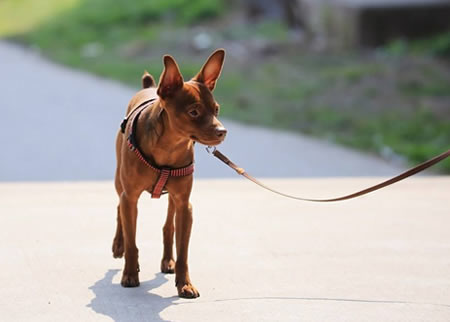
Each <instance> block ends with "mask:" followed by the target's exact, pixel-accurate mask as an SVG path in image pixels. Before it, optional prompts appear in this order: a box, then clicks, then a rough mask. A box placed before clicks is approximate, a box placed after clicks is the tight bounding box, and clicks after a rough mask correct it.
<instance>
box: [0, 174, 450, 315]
mask: <svg viewBox="0 0 450 322" xmlns="http://www.w3.org/2000/svg"><path fill="white" fill-rule="evenodd" d="M267 180H269V181H271V183H272V184H274V185H275V186H279V187H283V188H284V189H285V190H288V191H291V192H293V193H299V194H300V193H302V194H304V195H307V196H313V197H321V196H330V195H334V194H335V192H336V191H342V192H350V191H353V190H354V189H357V188H361V187H364V186H366V185H368V184H371V183H374V182H376V181H377V180H379V178H376V179H375V178H373V179H362V178H353V179H317V178H316V179H304V180H287V179H285V180H282V181H275V180H273V179H267ZM449 190H450V177H422V178H414V179H410V180H407V181H405V182H403V183H399V184H397V185H394V186H392V187H389V188H387V189H386V190H382V191H380V192H377V193H374V194H371V195H368V196H366V197H362V198H359V199H357V200H354V201H351V202H350V201H349V202H342V203H336V204H308V203H299V202H296V201H292V200H287V199H283V198H281V197H278V196H275V195H272V194H270V193H267V192H265V191H264V190H261V189H260V188H258V187H256V186H254V185H252V184H250V183H248V182H246V181H244V180H237V179H236V180H225V179H222V180H197V181H196V183H195V185H194V193H193V198H192V201H193V204H194V228H193V234H192V240H191V248H190V254H189V256H190V263H191V265H190V271H191V277H192V279H193V282H194V283H195V285H196V286H197V287H198V289H199V290H200V293H201V297H200V298H199V299H196V300H184V299H179V298H178V297H176V289H175V286H174V276H173V275H163V274H160V273H159V261H160V257H161V253H162V236H161V235H162V232H161V227H162V225H163V223H164V214H165V212H166V211H165V207H166V202H167V201H166V200H165V198H166V197H164V198H163V199H162V200H158V201H153V200H151V199H150V198H149V197H146V198H143V199H142V200H141V202H140V206H139V208H140V215H139V221H138V224H139V225H138V247H139V249H140V266H141V273H140V279H141V286H140V287H139V288H133V289H124V288H122V287H121V286H120V285H119V281H120V276H121V269H122V265H123V260H115V259H113V258H112V256H111V250H110V247H111V241H112V237H113V233H114V229H115V227H114V224H115V212H116V209H115V206H116V202H117V198H116V196H115V193H114V190H113V184H112V182H110V181H107V182H104V183H88V182H80V183H48V184H47V183H36V184H24V183H17V184H0V216H1V221H2V224H1V225H0V263H1V269H0V281H1V287H0V312H1V318H0V319H1V320H2V321H49V322H54V321H65V322H71V321H75V322H78V321H96V322H97V321H113V320H114V321H123V322H128V321H133V322H140V321H183V322H184V321H187V322H189V321H196V322H198V321H211V322H215V321H246V322H251V321H258V322H259V321H283V322H284V321H318V322H321V321H333V322H334V321H346V322H352V321H355V322H361V321H373V322H378V321H383V322H389V321H396V322H399V321H404V322H406V321H407V322H414V321H433V322H448V321H450V256H449V255H450V234H449V227H450V211H449V210H450V199H449V198H448V191H449Z"/></svg>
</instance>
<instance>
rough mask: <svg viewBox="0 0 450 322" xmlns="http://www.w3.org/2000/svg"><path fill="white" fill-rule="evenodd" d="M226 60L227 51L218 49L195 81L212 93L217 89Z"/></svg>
mask: <svg viewBox="0 0 450 322" xmlns="http://www.w3.org/2000/svg"><path fill="white" fill-rule="evenodd" d="M224 60H225V50H224V49H217V50H216V51H215V52H213V53H212V54H211V56H209V58H208V59H207V60H206V63H205V64H204V65H203V67H202V69H200V72H199V73H198V74H197V75H196V76H195V77H194V78H193V80H194V81H197V82H200V83H203V84H205V85H206V87H208V88H209V90H210V91H212V90H214V87H216V81H217V79H218V78H219V76H220V72H221V71H222V66H223V62H224Z"/></svg>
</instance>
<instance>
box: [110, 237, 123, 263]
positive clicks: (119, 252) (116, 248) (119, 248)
mask: <svg viewBox="0 0 450 322" xmlns="http://www.w3.org/2000/svg"><path fill="white" fill-rule="evenodd" d="M112 252H113V257H114V258H122V257H123V253H124V249H123V240H120V239H117V238H114V241H113V245H112Z"/></svg>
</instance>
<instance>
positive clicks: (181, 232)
mask: <svg viewBox="0 0 450 322" xmlns="http://www.w3.org/2000/svg"><path fill="white" fill-rule="evenodd" d="M175 208H176V214H175V237H176V245H177V262H176V264H175V274H176V276H175V285H176V286H177V289H178V295H179V296H180V297H185V298H196V297H199V296H200V294H199V293H198V291H197V290H196V288H195V287H194V286H193V285H192V283H191V279H190V278H189V269H188V264H187V259H188V247H189V238H190V236H191V228H192V205H191V204H190V202H189V197H187V198H183V199H182V200H175Z"/></svg>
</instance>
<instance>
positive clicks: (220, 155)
mask: <svg viewBox="0 0 450 322" xmlns="http://www.w3.org/2000/svg"><path fill="white" fill-rule="evenodd" d="M206 151H208V153H210V154H212V155H213V156H215V157H216V158H217V159H219V160H220V161H222V162H223V163H225V164H226V165H227V166H229V167H230V168H231V169H233V170H234V171H236V172H237V173H238V174H239V175H241V176H244V177H245V178H247V179H248V180H250V181H252V182H254V183H256V184H257V185H258V186H260V187H262V188H264V189H267V190H269V191H271V192H273V193H276V194H279V195H281V196H283V197H286V198H291V199H296V200H302V201H313V202H333V201H342V200H348V199H353V198H356V197H359V196H362V195H365V194H368V193H370V192H373V191H376V190H379V189H381V188H384V187H387V186H389V185H391V184H393V183H396V182H398V181H401V180H403V179H406V178H408V177H410V176H412V175H415V174H416V173H419V172H421V171H423V170H425V169H427V168H429V167H431V166H433V165H435V164H436V163H439V162H441V161H442V160H444V159H446V158H447V157H449V156H450V150H448V151H447V152H444V153H441V154H439V155H438V156H435V157H434V158H432V159H430V160H428V161H425V162H423V163H421V164H419V165H417V166H415V167H413V168H411V169H409V170H407V171H405V172H402V173H400V174H399V175H397V176H395V177H393V178H391V179H389V180H386V181H383V182H381V183H379V184H376V185H374V186H371V187H369V188H366V189H363V190H360V191H357V192H355V193H351V194H349V195H345V196H342V197H337V198H331V199H310V198H302V197H296V196H292V195H289V194H286V193H283V192H280V191H277V190H275V189H273V188H270V187H269V186H266V185H265V184H263V183H262V182H260V181H259V180H257V179H255V178H254V177H252V176H251V175H249V174H248V173H247V172H245V170H244V169H243V168H241V167H239V166H238V165H236V164H235V163H233V162H232V161H231V160H230V159H228V158H227V157H226V156H225V155H224V154H223V153H222V152H220V151H219V150H217V149H216V148H215V147H207V148H206Z"/></svg>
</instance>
